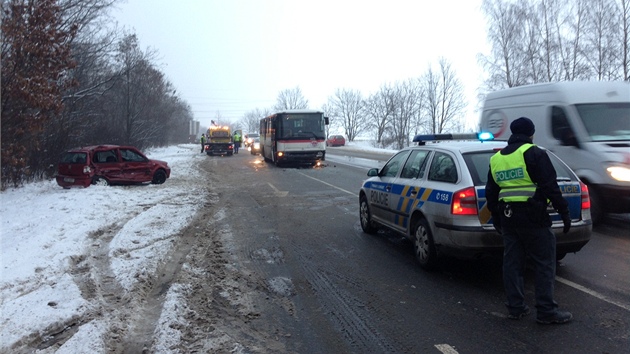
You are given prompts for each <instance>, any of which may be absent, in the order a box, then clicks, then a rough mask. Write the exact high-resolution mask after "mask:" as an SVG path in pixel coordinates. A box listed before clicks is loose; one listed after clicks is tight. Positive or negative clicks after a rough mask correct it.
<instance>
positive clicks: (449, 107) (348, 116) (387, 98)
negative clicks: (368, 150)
mask: <svg viewBox="0 0 630 354" xmlns="http://www.w3.org/2000/svg"><path fill="white" fill-rule="evenodd" d="M466 107H467V103H466V97H465V95H464V87H463V85H462V83H461V81H460V80H459V78H458V77H457V75H456V73H455V71H454V70H453V69H452V67H451V64H450V63H449V62H448V61H447V60H446V59H444V58H441V59H440V60H439V69H438V70H435V69H434V68H433V67H429V68H428V69H427V71H426V72H425V73H424V74H423V75H422V76H421V77H419V78H413V79H408V80H406V81H402V82H396V83H392V84H384V85H382V86H381V87H380V89H379V90H378V91H377V92H375V93H372V94H371V95H369V96H368V97H365V98H364V97H363V96H362V94H361V92H359V91H357V90H350V89H338V90H337V91H336V92H335V94H334V95H333V96H331V97H329V99H328V103H327V104H326V105H325V110H326V112H327V114H328V115H329V116H330V118H331V120H332V123H333V127H339V128H341V129H342V130H343V131H344V133H345V135H346V136H347V137H348V139H349V140H350V141H353V140H354V139H355V138H356V137H357V136H358V135H359V134H362V133H365V132H369V133H371V134H373V136H374V138H375V140H376V144H377V146H393V147H394V148H396V149H401V148H403V147H405V146H409V144H410V139H411V137H413V136H414V135H416V134H423V133H424V134H427V133H442V132H444V131H463V129H464V114H465V111H466Z"/></svg>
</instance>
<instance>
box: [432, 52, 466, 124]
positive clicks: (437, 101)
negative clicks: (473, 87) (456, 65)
mask: <svg viewBox="0 0 630 354" xmlns="http://www.w3.org/2000/svg"><path fill="white" fill-rule="evenodd" d="M439 66H440V71H439V72H437V73H436V72H434V71H433V69H432V68H429V69H428V70H427V73H426V74H425V77H424V79H423V82H424V88H425V94H426V105H425V106H424V112H425V115H426V116H427V117H428V119H429V120H430V122H431V123H430V124H431V128H432V133H442V132H444V131H447V130H451V129H452V130H455V129H461V127H462V126H463V115H464V112H465V109H466V100H465V97H464V88H463V86H462V84H461V81H460V80H459V79H458V78H457V76H456V74H455V71H454V70H453V69H452V68H451V65H450V63H449V62H448V61H447V60H446V59H444V58H441V59H440V61H439Z"/></svg>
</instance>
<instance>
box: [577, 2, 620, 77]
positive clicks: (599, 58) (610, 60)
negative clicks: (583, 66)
mask: <svg viewBox="0 0 630 354" xmlns="http://www.w3.org/2000/svg"><path fill="white" fill-rule="evenodd" d="M590 6H591V9H590V11H589V22H588V30H587V31H586V42H587V48H586V49H587V50H586V52H585V54H586V58H587V61H588V63H589V65H590V67H591V70H592V71H593V73H594V76H595V78H596V79H597V80H611V79H612V80H614V79H616V78H618V77H619V76H620V75H617V74H618V73H617V72H616V70H615V69H616V68H615V67H614V66H615V65H614V62H615V59H616V55H617V53H616V51H615V50H614V49H615V48H619V46H616V44H617V43H618V42H617V39H618V38H619V37H617V36H616V33H620V31H619V30H618V28H619V17H617V16H614V15H613V13H614V9H615V4H614V2H613V0H592V1H591V2H590ZM619 54H621V53H619ZM619 74H620V73H619Z"/></svg>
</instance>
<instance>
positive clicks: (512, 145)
mask: <svg viewBox="0 0 630 354" xmlns="http://www.w3.org/2000/svg"><path fill="white" fill-rule="evenodd" d="M510 130H511V131H512V135H511V136H510V139H509V140H508V145H507V146H506V147H505V148H504V149H502V150H501V151H499V152H497V153H496V154H495V155H493V156H492V157H491V159H490V170H489V172H488V182H487V184H486V198H487V202H488V209H489V210H490V211H491V212H492V220H493V223H494V227H495V229H496V230H497V231H498V232H499V233H500V234H501V235H502V236H503V245H504V251H503V284H504V287H505V292H506V296H507V302H506V306H507V308H508V311H509V313H508V318H510V319H515V320H518V319H520V318H522V317H524V316H526V315H528V314H529V313H530V310H529V307H528V306H527V305H526V304H525V289H524V274H523V273H524V271H525V262H526V260H527V259H528V256H529V258H530V259H531V261H532V262H533V264H534V271H535V293H536V312H537V315H536V321H537V322H538V323H542V324H551V323H566V322H569V321H571V319H572V318H573V315H572V314H571V313H570V312H566V311H560V310H558V304H557V303H556V302H555V301H554V298H553V293H554V282H555V275H556V237H555V235H554V233H553V232H552V230H551V219H550V217H549V214H548V213H547V203H548V201H551V204H552V205H553V207H554V208H555V209H556V211H557V212H558V214H560V215H561V216H562V221H563V223H564V229H563V232H564V233H567V232H569V228H570V227H571V218H570V216H569V208H568V203H567V201H566V200H565V199H564V198H563V197H562V192H561V191H560V188H559V187H558V183H557V182H556V171H555V169H554V168H553V165H552V164H551V160H550V159H549V156H548V155H547V153H546V152H545V151H544V150H542V149H540V148H539V147H537V146H536V145H534V144H533V143H532V141H533V138H534V132H535V127H534V123H533V122H532V121H531V120H530V119H529V118H526V117H521V118H518V119H516V120H515V121H513V122H512V124H510Z"/></svg>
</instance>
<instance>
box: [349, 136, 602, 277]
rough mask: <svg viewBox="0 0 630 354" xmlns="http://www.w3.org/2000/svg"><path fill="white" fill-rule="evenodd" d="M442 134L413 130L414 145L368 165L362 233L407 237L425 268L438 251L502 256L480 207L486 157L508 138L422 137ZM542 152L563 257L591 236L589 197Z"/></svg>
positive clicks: (561, 166) (569, 173)
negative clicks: (563, 210) (551, 176)
mask: <svg viewBox="0 0 630 354" xmlns="http://www.w3.org/2000/svg"><path fill="white" fill-rule="evenodd" d="M449 135H450V134H449ZM447 138H448V137H445V136H444V135H442V136H438V137H436V136H421V135H418V136H416V137H415V138H414V142H418V143H419V145H418V146H412V147H408V148H405V149H403V150H401V151H399V152H398V153H396V154H395V155H394V156H392V157H391V158H390V159H389V161H388V162H387V163H386V164H385V165H384V166H383V168H382V169H380V170H378V169H376V168H374V169H371V170H369V171H368V176H369V178H368V179H367V180H365V181H364V182H363V185H362V186H361V189H360V191H359V219H360V222H361V228H362V229H363V231H364V232H366V233H369V234H372V233H376V231H377V230H378V229H379V228H385V229H389V230H393V231H395V232H399V233H400V234H402V235H404V236H405V237H407V238H409V239H410V240H411V242H412V243H413V245H414V251H415V255H416V259H417V260H418V262H419V263H420V266H422V267H423V268H426V269H431V268H434V267H435V266H436V264H437V260H438V257H440V256H443V255H446V256H452V257H458V258H464V259H466V258H468V259H476V258H480V257H483V256H488V255H493V254H494V255H500V254H501V252H502V250H503V240H502V238H501V235H499V234H498V233H497V231H496V230H495V229H494V227H493V225H492V215H491V213H490V211H489V210H488V208H487V206H486V194H485V185H486V181H487V178H488V170H489V166H490V157H491V156H492V155H494V154H495V153H496V152H497V151H499V150H500V149H502V148H503V147H505V146H506V142H490V141H485V142H480V141H457V142H455V141H451V142H449V141H440V142H439V143H432V142H426V141H428V140H436V139H440V140H447ZM547 153H548V155H549V157H550V159H551V162H552V163H553V166H554V168H555V170H556V173H557V181H558V185H559V186H560V190H561V191H562V193H563V196H564V198H565V199H566V200H567V201H568V202H569V211H570V214H571V220H572V222H571V229H570V231H569V233H567V234H564V233H563V232H562V228H563V223H562V219H561V218H560V215H558V214H557V213H556V212H555V211H554V210H553V208H551V207H550V206H548V212H550V215H551V219H552V221H553V225H552V229H553V232H554V234H555V237H556V242H557V244H556V245H557V246H556V255H557V259H562V258H563V257H564V256H565V255H566V254H567V253H571V252H577V251H579V250H580V249H581V248H582V247H583V246H584V245H585V244H586V243H587V242H588V241H589V240H590V237H591V231H592V220H591V214H590V200H589V195H588V189H587V187H586V185H585V184H584V183H582V182H581V181H580V179H579V178H578V177H577V176H576V174H575V173H574V172H573V171H572V170H571V169H570V168H569V167H568V166H567V165H566V164H564V162H562V161H561V160H560V159H559V158H558V157H557V156H555V155H554V154H553V153H551V152H550V151H547Z"/></svg>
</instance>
